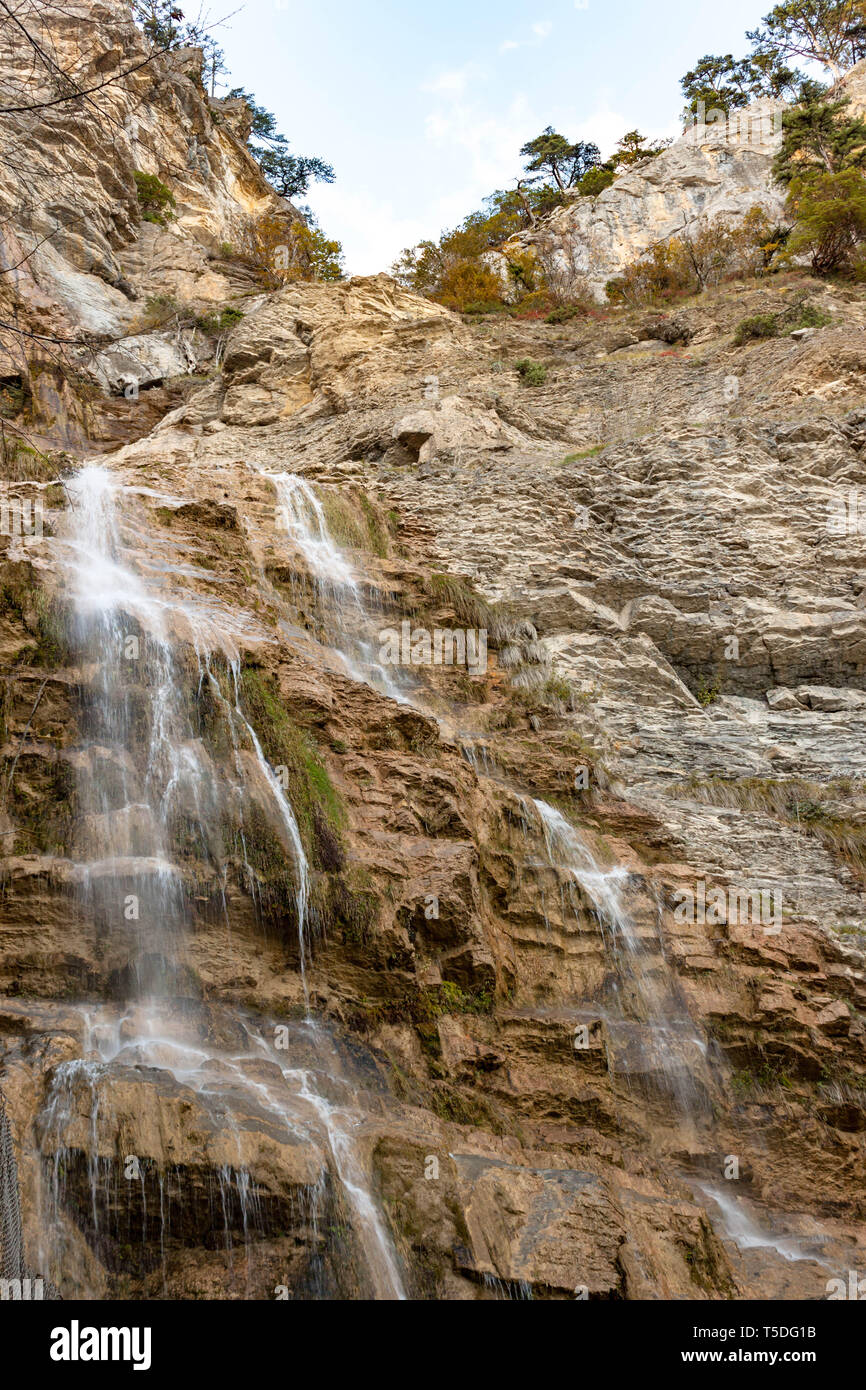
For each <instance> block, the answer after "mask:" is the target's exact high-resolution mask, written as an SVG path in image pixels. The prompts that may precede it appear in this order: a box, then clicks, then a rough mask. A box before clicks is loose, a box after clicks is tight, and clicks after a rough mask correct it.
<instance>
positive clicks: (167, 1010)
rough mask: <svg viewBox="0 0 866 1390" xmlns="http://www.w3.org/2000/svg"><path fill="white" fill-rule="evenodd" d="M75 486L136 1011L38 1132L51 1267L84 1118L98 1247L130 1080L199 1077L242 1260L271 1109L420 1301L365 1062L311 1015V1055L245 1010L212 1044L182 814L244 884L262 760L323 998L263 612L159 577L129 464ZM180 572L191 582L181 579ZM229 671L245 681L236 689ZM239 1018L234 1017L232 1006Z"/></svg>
mask: <svg viewBox="0 0 866 1390" xmlns="http://www.w3.org/2000/svg"><path fill="white" fill-rule="evenodd" d="M69 492H70V499H71V504H72V505H71V508H70V512H69V528H70V529H69V532H68V535H67V536H66V538H65V546H64V549H63V551H62V563H63V565H64V567H65V570H66V575H67V581H68V594H69V600H70V603H71V605H72V609H73V614H74V618H73V624H72V627H73V631H72V634H71V636H72V641H73V643H74V645H75V647H76V649H77V650H78V652H79V653H80V659H81V662H82V667H83V669H84V670H86V671H87V672H88V673H89V676H90V679H89V681H88V685H87V688H88V690H89V692H90V698H89V700H88V701H87V702H86V705H85V709H84V728H85V743H84V746H83V749H82V754H83V756H82V759H81V764H80V766H81V770H80V774H79V806H80V808H81V815H80V817H79V836H78V841H77V844H76V846H75V849H74V851H73V855H74V860H75V868H76V877H77V880H78V882H79V885H80V890H81V896H82V903H83V906H84V908H85V910H86V911H88V912H90V913H93V914H94V916H95V917H96V918H97V919H98V920H100V921H101V922H102V923H103V924H104V926H105V929H106V930H107V931H108V932H109V935H110V937H111V940H112V949H113V950H114V952H115V953H116V954H118V955H120V956H121V957H123V958H124V960H125V963H124V965H123V967H122V969H120V970H119V971H118V972H117V977H118V987H119V988H120V990H121V992H122V993H123V994H125V996H126V999H127V1004H126V1006H125V1007H124V1008H121V1009H120V1010H116V1009H111V1008H109V1007H108V1006H99V1007H94V1008H92V1009H89V1010H85V1011H84V1019H83V1033H84V1047H83V1055H82V1056H81V1057H79V1058H75V1059H73V1060H71V1061H68V1062H64V1063H61V1064H60V1065H58V1066H57V1067H55V1068H54V1071H53V1074H52V1076H51V1082H50V1091H49V1095H48V1099H47V1101H46V1104H45V1107H44V1109H43V1112H42V1114H41V1115H40V1117H39V1119H38V1121H37V1130H38V1132H39V1134H40V1136H41V1142H42V1145H43V1152H44V1153H45V1155H46V1163H47V1172H46V1174H45V1180H44V1182H43V1184H42V1187H43V1194H44V1202H43V1211H42V1219H41V1229H42V1236H43V1248H42V1250H41V1252H40V1254H41V1258H42V1259H43V1261H44V1264H45V1267H46V1268H51V1269H56V1270H58V1271H59V1272H60V1273H61V1274H62V1271H63V1268H64V1255H65V1253H66V1252H65V1250H64V1248H63V1243H62V1235H61V1231H62V1226H63V1222H62V1219H61V1218H62V1214H63V1212H64V1210H65V1208H66V1207H67V1205H68V1201H69V1196H70V1193H69V1177H70V1174H71V1173H73V1171H74V1168H75V1162H76V1151H73V1149H71V1148H70V1142H71V1141H70V1142H68V1136H69V1135H76V1134H77V1133H78V1130H77V1129H76V1125H77V1123H78V1120H79V1118H80V1116H81V1114H82V1110H84V1111H85V1112H86V1113H89V1125H90V1142H89V1144H88V1145H87V1148H86V1161H87V1167H88V1174H87V1183H88V1186H89V1192H90V1198H89V1202H90V1212H89V1218H88V1224H89V1227H90V1230H91V1232H92V1234H93V1235H94V1236H95V1237H97V1238H98V1236H99V1234H100V1232H101V1230H102V1229H103V1228H104V1227H105V1226H106V1225H107V1224H110V1220H111V1217H110V1215H109V1214H108V1209H109V1208H110V1207H111V1206H112V1201H113V1198H112V1191H111V1189H112V1187H114V1188H116V1187H117V1184H118V1182H122V1181H123V1178H122V1175H121V1176H120V1177H118V1173H117V1163H116V1156H115V1155H114V1154H113V1153H111V1152H109V1153H108V1154H106V1152H105V1136H104V1131H105V1128H106V1125H107V1127H108V1130H109V1131H110V1130H111V1126H112V1118H111V1113H112V1105H113V1091H114V1088H115V1087H116V1086H117V1085H118V1084H121V1083H122V1082H123V1080H124V1078H128V1077H129V1075H130V1074H132V1075H133V1076H134V1078H135V1079H136V1081H137V1082H141V1081H143V1082H145V1083H147V1081H148V1079H149V1078H151V1077H153V1078H154V1079H155V1081H156V1082H157V1084H159V1085H161V1086H164V1085H166V1084H168V1083H176V1084H177V1085H180V1086H181V1087H183V1088H184V1089H185V1090H186V1091H188V1092H189V1093H190V1094H191V1095H193V1096H195V1097H196V1100H197V1102H198V1103H199V1104H200V1105H201V1106H203V1107H204V1111H205V1113H207V1115H209V1117H210V1119H211V1121H212V1122H213V1125H214V1127H215V1129H216V1130H217V1131H218V1132H219V1133H221V1134H222V1135H223V1136H224V1137H225V1136H228V1149H227V1153H228V1155H229V1157H228V1158H227V1159H226V1161H225V1162H224V1163H222V1164H221V1165H220V1167H219V1170H218V1175H217V1177H218V1187H219V1193H218V1196H217V1198H216V1201H217V1204H218V1206H221V1207H222V1215H223V1224H224V1226H225V1230H226V1238H227V1242H228V1246H229V1250H231V1244H232V1237H231V1230H232V1228H233V1227H234V1226H235V1225H236V1224H237V1222H238V1219H239V1222H240V1225H241V1227H242V1230H243V1244H244V1246H245V1247H246V1254H247V1256H249V1254H250V1246H251V1244H252V1243H253V1241H254V1237H255V1236H257V1235H260V1234H261V1233H262V1229H263V1228H262V1219H261V1211H260V1210H259V1194H258V1192H257V1190H256V1187H255V1184H254V1182H252V1181H251V1177H250V1173H249V1170H248V1168H247V1166H246V1164H245V1162H244V1142H243V1139H244V1135H245V1133H246V1130H245V1127H246V1126H249V1124H250V1120H249V1116H250V1115H252V1116H253V1117H255V1116H256V1115H262V1114H263V1115H265V1116H267V1117H268V1119H269V1120H270V1121H271V1122H274V1123H276V1125H277V1126H278V1128H279V1129H281V1130H283V1131H285V1134H286V1136H287V1138H288V1140H290V1141H291V1142H292V1143H294V1142H307V1141H309V1142H311V1143H313V1144H314V1145H315V1146H316V1148H317V1151H319V1152H321V1153H323V1154H324V1155H325V1156H326V1160H327V1163H328V1167H329V1168H330V1171H331V1175H332V1178H333V1181H334V1182H336V1184H337V1186H338V1187H339V1189H340V1191H341V1193H342V1198H343V1203H344V1206H345V1208H346V1210H347V1212H348V1215H349V1218H350V1220H351V1224H352V1227H353V1232H354V1237H355V1239H356V1241H357V1243H358V1246H359V1248H360V1250H361V1252H362V1258H363V1263H364V1265H365V1267H366V1285H367V1287H368V1289H369V1290H370V1292H371V1295H372V1296H373V1297H376V1298H384V1299H387V1298H396V1299H400V1298H404V1297H405V1290H404V1287H403V1282H402V1277H401V1273H400V1269H399V1265H398V1262H397V1258H396V1255H395V1253H394V1251H393V1247H392V1244H391V1240H390V1235H389V1233H388V1231H387V1228H386V1226H385V1223H384V1220H383V1218H382V1216H381V1213H380V1211H379V1209H378V1206H377V1204H376V1202H375V1200H374V1198H373V1196H372V1193H371V1190H370V1179H369V1171H368V1165H367V1161H366V1154H365V1150H364V1148H363V1146H362V1145H359V1143H358V1135H359V1133H360V1131H361V1130H362V1129H363V1117H362V1114H361V1112H360V1110H359V1109H358V1104H357V1096H358V1088H357V1078H355V1077H354V1076H352V1075H351V1074H350V1073H349V1072H347V1071H346V1070H345V1067H344V1065H343V1064H342V1061H341V1057H340V1054H339V1052H338V1049H337V1048H336V1047H335V1046H334V1044H333V1042H332V1040H331V1038H330V1035H329V1034H328V1033H327V1031H326V1030H325V1029H324V1028H323V1027H322V1026H321V1025H320V1024H319V1023H318V1022H317V1021H316V1020H315V1019H314V1018H313V1017H312V1015H311V1014H310V1011H309V1004H308V1006H307V1018H306V1021H305V1023H304V1024H303V1025H302V1027H301V1028H300V1030H299V1028H298V1027H296V1028H295V1029H294V1033H293V1034H292V1036H293V1038H294V1042H295V1044H296V1050H297V1051H298V1053H299V1054H300V1055H302V1056H303V1058H304V1061H303V1064H302V1063H301V1061H294V1060H292V1059H291V1058H289V1059H288V1060H287V1059H286V1058H284V1057H283V1056H282V1055H281V1054H280V1053H279V1052H278V1051H276V1050H275V1049H274V1047H273V1046H272V1045H271V1044H270V1043H269V1042H267V1041H266V1040H265V1038H266V1036H267V1035H268V1033H269V1031H270V1032H272V1031H273V1027H274V1026H275V1025H271V1024H268V1023H267V1021H266V1020H261V1021H259V1026H258V1027H257V1028H256V1027H254V1026H253V1024H252V1023H251V1021H250V1020H249V1019H248V1018H246V1017H243V1016H241V1015H240V1014H239V1013H235V1014H234V1015H233V1016H232V1017H231V1018H230V1019H229V1020H228V1021H227V1022H226V1023H225V1025H224V1027H223V1031H224V1032H228V1033H229V1034H232V1033H233V1032H234V1033H235V1034H237V1035H239V1037H238V1040H237V1043H236V1045H235V1046H234V1047H232V1048H227V1047H220V1046H214V1045H213V1044H211V1043H208V1041H207V1038H208V1036H209V1034H210V1032H211V1031H212V1029H211V1024H212V1016H211V1015H212V1011H210V1012H208V1011H207V1010H205V1009H204V1008H203V1007H202V1005H201V1004H200V1003H199V1002H198V1001H197V999H196V998H195V997H194V996H193V997H191V995H190V987H189V975H190V972H189V969H188V964H187V960H186V946H187V938H188V931H189V918H190V907H189V885H188V884H187V882H186V879H185V875H184V870H183V868H182V867H181V866H180V865H179V864H178V863H176V862H175V860H174V859H173V856H172V845H173V832H174V831H175V830H176V827H177V826H178V824H180V823H185V824H186V825H187V826H188V827H192V830H193V834H194V839H195V841H196V843H197V847H198V852H199V854H200V855H201V858H202V859H203V860H205V861H207V862H208V863H209V865H210V867H211V868H212V869H213V871H214V873H216V874H217V875H220V874H222V875H223V879H224V872H225V871H224V866H223V865H221V864H220V863H219V860H218V854H217V851H216V850H215V848H214V846H216V845H217V844H218V843H219V833H218V832H219V821H220V817H221V815H222V814H223V813H224V811H225V810H226V809H227V808H234V810H235V812H238V813H239V814H240V819H241V827H242V825H243V806H244V800H245V795H246V786H245V775H246V774H245V768H246V766H247V764H248V763H249V760H250V759H252V762H253V766H254V768H255V769H256V777H257V784H258V787H259V789H261V788H265V789H266V792H267V795H268V797H269V799H270V803H271V811H272V816H271V819H272V821H273V822H274V824H275V826H276V827H277V829H278V832H279V833H280V837H281V840H282V843H283V847H284V851H285V854H286V857H287V860H288V862H289V863H291V864H292V865H293V866H294V879H295V901H296V915H297V923H298V936H299V945H300V966H301V974H302V979H303V984H304V997H305V999H308V993H307V970H306V963H307V943H306V930H307V917H308V913H307V905H308V899H309V867H308V864H307V859H306V855H305V852H304V847H303V841H302V837H301V833H300V829H299V826H298V821H297V818H296V816H295V813H294V810H293V808H292V805H291V801H290V799H289V797H288V795H287V793H286V791H285V790H284V789H283V787H282V785H281V783H280V781H279V779H278V777H277V776H276V774H275V772H274V770H273V769H272V768H271V767H270V765H269V764H268V762H267V759H266V758H265V755H264V752H263V750H262V745H261V741H260V739H259V737H258V735H257V733H256V731H255V729H254V728H253V727H252V724H251V722H250V721H249V719H248V718H247V717H246V715H245V714H244V712H243V709H242V700H241V685H240V658H239V652H238V638H239V637H240V636H241V634H242V632H244V631H246V632H247V634H248V635H249V634H254V633H255V629H256V624H255V622H254V620H252V619H250V620H249V624H248V625H247V620H246V616H245V615H242V614H241V615H238V614H237V613H234V614H231V613H229V612H228V611H225V612H223V611H221V610H220V609H219V608H217V607H215V606H214V604H213V603H212V602H211V601H208V600H202V598H201V597H200V596H199V595H198V594H196V593H195V592H194V591H193V590H184V589H183V587H182V586H181V587H180V588H178V579H179V578H181V579H182V578H183V577H184V576H182V575H179V574H178V573H177V572H175V573H174V574H171V569H170V566H166V565H158V566H157V567H156V568H157V569H158V570H159V573H160V578H159V580H158V581H157V580H156V579H155V578H154V576H153V573H151V574H150V575H149V574H148V566H149V564H150V565H151V566H152V563H153V562H152V557H153V555H154V554H158V542H157V541H156V539H155V538H154V537H152V536H150V535H149V534H148V533H147V532H146V531H142V530H141V529H140V527H141V524H140V522H139V520H138V518H137V516H135V515H134V514H132V515H130V514H129V511H130V499H129V494H126V493H125V491H124V489H123V488H122V487H121V486H120V485H119V484H118V482H117V480H116V479H115V478H113V476H112V475H111V473H110V472H108V471H107V470H105V469H103V468H100V467H90V468H85V469H83V470H82V471H81V472H80V473H79V474H78V475H77V477H76V478H75V479H74V480H73V482H72V483H71V484H70V485H69ZM142 542H143V543H142ZM149 557H150V558H149ZM333 558H334V557H331V559H332V560H333ZM169 575H170V576H171V579H172V585H169V584H168V583H167V582H166V579H167V576H169ZM217 668H219V671H218V669H217ZM221 671H225V672H226V673H227V690H226V689H224V685H225V684H226V683H225V682H224V681H223V680H221V678H220V674H219V672H221ZM205 685H206V686H207V688H208V689H209V691H210V692H211V694H212V695H213V697H214V702H215V705H216V706H217V707H218V708H219V709H220V710H221V712H222V716H223V718H224V720H225V723H226V726H227V729H228V732H229V735H230V741H231V746H232V748H233V749H234V753H235V758H234V768H233V776H228V777H227V775H226V770H225V769H221V768H217V767H216V766H215V764H214V761H213V759H212V758H211V757H210V756H209V754H208V752H207V750H206V749H205V747H204V746H203V744H202V741H201V739H200V737H198V736H196V734H195V733H194V731H193V728H192V724H191V718H190V695H189V692H190V690H192V691H196V690H198V691H199V692H201V690H202V688H203V687H204V686H205ZM242 754H243V756H242ZM241 838H243V829H242V828H241ZM251 872H252V871H250V873H251ZM224 901H225V898H224ZM221 1012H222V1013H223V1014H225V1013H226V1009H225V1006H221ZM229 1012H230V1011H229ZM232 1137H234V1142H233V1140H232ZM76 1142H78V1141H76ZM224 1147H225V1146H224ZM232 1149H234V1154H233V1155H232ZM165 1157H166V1171H169V1169H170V1165H169V1162H168V1156H167V1155H166V1156H165ZM175 1179H176V1181H175V1182H174V1183H173V1184H170V1186H173V1188H174V1189H175V1190H174V1191H172V1192H169V1191H167V1189H166V1187H165V1181H166V1180H165V1176H164V1174H163V1175H162V1176H160V1179H159V1184H160V1185H159V1202H158V1204H155V1206H154V1209H153V1210H151V1211H150V1212H147V1210H146V1193H145V1190H144V1188H142V1192H141V1203H142V1215H141V1219H142V1221H143V1223H144V1227H145V1229H147V1227H148V1225H149V1224H150V1225H153V1224H154V1223H155V1226H156V1228H157V1229H158V1237H157V1238H158V1241H159V1243H160V1245H161V1246H162V1247H164V1246H165V1244H166V1240H167V1237H168V1235H169V1232H170V1208H171V1207H172V1206H174V1208H175V1210H177V1209H181V1210H182V1209H183V1206H184V1201H185V1198H184V1193H183V1191H182V1190H181V1189H182V1176H181V1175H180V1174H175ZM320 1196H321V1193H320V1192H319V1193H317V1191H316V1185H315V1184H314V1185H313V1186H312V1188H311V1190H310V1193H309V1202H310V1211H309V1212H308V1213H307V1215H308V1216H309V1219H310V1220H311V1221H312V1223H313V1225H314V1226H315V1223H316V1219H317V1212H316V1208H317V1203H318V1199H319V1197H320ZM247 1263H248V1264H249V1261H247Z"/></svg>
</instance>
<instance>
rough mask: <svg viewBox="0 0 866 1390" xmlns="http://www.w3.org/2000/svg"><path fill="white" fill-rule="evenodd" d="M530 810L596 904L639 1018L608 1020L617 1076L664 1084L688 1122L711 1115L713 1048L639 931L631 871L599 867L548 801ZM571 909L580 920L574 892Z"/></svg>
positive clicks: (553, 852)
mask: <svg viewBox="0 0 866 1390" xmlns="http://www.w3.org/2000/svg"><path fill="white" fill-rule="evenodd" d="M532 804H533V806H534V807H535V810H536V812H537V814H538V817H539V819H540V821H541V826H542V830H543V834H544V843H545V847H546V850H547V855H548V858H549V860H550V862H551V864H553V865H554V866H555V867H556V868H558V869H559V870H560V872H562V873H563V874H564V875H565V876H566V879H567V881H569V880H570V883H571V884H572V885H573V886H574V888H575V889H576V890H579V892H581V893H583V894H585V895H586V897H588V898H589V901H590V902H591V903H592V905H593V908H594V911H595V913H596V915H597V917H598V920H599V923H600V925H601V928H602V932H603V934H604V938H605V944H606V947H607V950H608V953H609V955H610V957H611V959H612V960H613V961H614V963H615V965H616V968H617V977H618V989H619V992H620V995H621V997H620V1000H619V1003H620V1007H622V1005H623V1004H624V1003H625V1002H626V1000H625V998H623V997H622V996H626V997H627V999H628V1004H629V1006H630V1012H631V1013H632V1014H633V1015H634V1017H633V1018H631V1019H629V1018H626V1017H619V1018H615V1017H611V1016H608V1017H607V1018H606V1027H607V1030H608V1035H609V1038H610V1047H611V1051H612V1054H613V1057H612V1062H613V1071H614V1073H616V1072H622V1073H624V1074H625V1076H626V1077H627V1078H629V1079H630V1078H632V1077H636V1076H639V1077H642V1078H644V1079H645V1080H646V1081H648V1082H650V1083H651V1084H654V1086H655V1088H656V1089H658V1083H659V1082H661V1089H663V1090H664V1091H665V1092H666V1093H667V1094H668V1095H669V1096H670V1098H671V1099H672V1100H673V1102H674V1104H675V1106H676V1108H677V1110H678V1111H679V1113H680V1114H681V1115H682V1116H685V1117H690V1118H696V1117H701V1116H704V1115H706V1113H707V1110H708V1086H707V1085H706V1084H701V1082H702V1079H704V1078H705V1077H706V1071H707V1061H706V1055H707V1047H706V1044H705V1042H704V1041H703V1039H702V1038H701V1037H700V1036H699V1035H698V1033H697V1031H696V1029H695V1026H694V1023H693V1021H692V1019H691V1018H690V1016H689V1014H688V1011H687V1009H686V1008H685V1005H684V1004H683V1003H682V1002H681V1001H680V1000H679V999H678V998H677V996H676V994H675V992H674V990H673V988H672V985H671V981H670V976H669V972H668V970H667V969H666V967H665V964H664V960H663V957H662V955H661V948H660V943H657V944H658V946H659V950H658V952H654V953H650V952H649V951H648V950H647V948H646V946H645V945H644V942H643V941H642V939H641V937H640V935H639V933H638V932H637V930H636V928H635V924H634V922H633V920H632V916H631V914H630V912H629V910H628V908H627V906H626V903H625V900H624V897H623V890H624V888H625V887H626V886H627V884H628V880H629V874H628V872H627V871H626V870H625V869H623V868H620V867H614V868H612V869H602V868H600V867H599V865H598V863H597V862H596V860H595V857H594V855H593V854H592V851H591V850H590V848H589V846H588V845H587V844H586V842H585V840H583V839H582V837H581V836H580V835H579V834H578V832H577V831H576V830H575V828H574V826H572V825H571V824H570V823H569V822H568V821H567V820H566V819H565V817H564V816H563V815H562V814H561V813H560V812H559V811H557V810H555V809H554V807H552V806H550V805H548V804H547V802H544V801H538V800H534V801H533V803H532ZM569 907H570V909H571V912H572V914H576V912H577V910H578V908H579V897H578V895H577V894H576V893H575V894H573V895H572V897H571V902H570V904H569Z"/></svg>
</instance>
